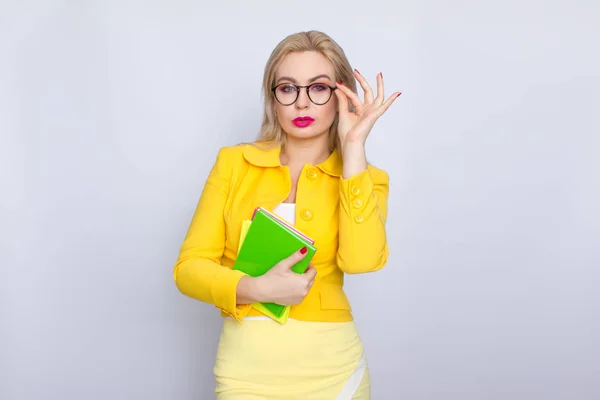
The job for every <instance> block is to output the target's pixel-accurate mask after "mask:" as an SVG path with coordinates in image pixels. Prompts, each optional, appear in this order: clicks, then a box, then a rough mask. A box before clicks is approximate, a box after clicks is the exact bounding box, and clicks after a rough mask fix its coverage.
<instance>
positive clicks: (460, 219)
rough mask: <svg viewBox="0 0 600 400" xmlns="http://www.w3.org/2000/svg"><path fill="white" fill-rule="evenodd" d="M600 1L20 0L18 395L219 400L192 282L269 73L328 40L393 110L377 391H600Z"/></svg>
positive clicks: (5, 324) (8, 346)
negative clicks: (188, 271)
mask: <svg viewBox="0 0 600 400" xmlns="http://www.w3.org/2000/svg"><path fill="white" fill-rule="evenodd" d="M599 11H600V6H599V5H598V3H597V2H595V1H571V2H566V1H563V2H558V1H516V0H511V1H502V2H495V3H494V2H482V1H453V2H446V1H440V0H438V1H416V0H413V1H399V2H394V3H389V4H385V3H384V2H377V1H368V2H351V1H345V2H337V1H336V2H331V3H329V2H323V1H319V2H312V1H307V2H301V3H297V2H282V1H255V2H218V3H217V2H212V3H206V4H204V3H203V2H198V1H173V0H171V1H165V0H163V1H145V2H142V1H137V2H134V1H118V2H117V1H101V0H97V1H78V2H77V1H62V2H61V1H54V2H50V1H18V2H17V1H12V2H11V1H2V2H0V51H1V56H0V132H1V135H2V136H1V138H2V142H1V146H0V170H1V172H0V174H1V178H2V186H1V187H2V196H1V198H0V202H1V203H0V204H1V208H0V210H1V211H0V212H1V214H0V218H1V221H0V222H1V232H0V234H1V236H0V251H1V258H0V263H1V266H2V269H1V274H2V275H1V279H0V285H1V286H0V288H1V297H0V300H1V303H0V306H1V307H0V311H1V313H2V319H1V324H2V325H1V329H0V339H1V341H0V344H1V347H0V352H1V353H0V380H1V381H0V398H2V399H3V400H4V399H5V400H17V399H18V400H26V399H27V400H29V399H65V400H67V399H103V400H104V399H157V400H158V399H209V398H212V397H213V394H212V391H213V377H212V365H213V358H214V355H215V351H216V343H217V339H218V334H219V329H220V317H219V316H218V313H217V311H216V310H215V309H214V308H213V307H212V306H209V305H205V304H201V303H199V302H196V301H193V300H191V299H188V298H186V297H184V296H182V295H181V294H179V293H178V292H177V290H176V287H175V285H174V283H173V277H172V268H173V264H174V262H175V259H176V256H177V252H178V250H179V246H180V244H181V241H182V240H183V236H184V234H185V231H186V229H187V225H188V223H189V221H190V218H191V216H192V212H193V209H194V207H195V205H196V202H197V200H198V197H199V195H200V191H201V189H202V186H203V184H204V180H205V178H206V176H207V174H208V170H209V168H210V167H211V165H212V163H213V162H214V159H215V156H216V152H217V150H218V149H219V147H220V146H223V145H230V144H235V143H237V142H240V141H247V140H252V139H253V138H255V135H256V132H257V130H258V127H259V123H260V118H261V96H260V85H261V77H262V70H263V67H264V64H265V62H266V60H267V57H268V56H269V54H270V52H271V50H272V48H273V47H274V46H275V45H276V44H277V42H278V41H279V40H281V39H282V38H283V37H284V36H286V35H287V34H289V33H293V32H296V31H299V30H306V29H319V30H323V31H325V32H327V33H329V34H331V35H332V36H333V37H334V38H335V39H336V40H337V41H338V42H339V43H340V44H341V45H342V46H343V47H344V49H345V50H346V52H347V55H348V57H349V58H350V60H351V62H352V66H353V67H356V68H358V69H359V70H360V71H361V72H362V73H363V74H364V75H366V76H368V77H369V78H370V80H371V82H372V83H373V84H374V78H375V75H376V74H377V73H378V72H379V71H383V74H384V77H385V82H386V88H387V94H388V95H389V94H391V93H392V92H393V91H395V90H400V91H402V92H403V93H404V94H403V95H402V97H400V98H399V99H398V100H397V101H396V103H395V104H394V105H393V107H392V108H391V109H390V110H389V112H388V113H386V114H385V115H384V116H383V117H382V118H381V120H380V121H379V122H378V123H377V124H376V126H375V128H374V130H373V132H372V135H371V137H370V139H369V142H368V156H369V159H370V161H371V162H373V163H374V164H376V165H377V166H379V167H381V168H384V169H386V170H387V171H388V172H389V173H390V176H391V193H390V212H389V225H388V227H389V241H390V245H391V250H392V251H391V256H390V261H389V264H388V266H387V267H386V268H385V269H384V270H383V271H381V272H378V273H374V274H368V275H359V276H351V277H349V278H348V280H347V290H348V293H349V296H350V298H351V301H352V304H353V307H354V309H355V316H356V319H357V323H358V325H359V329H360V332H361V335H362V337H363V339H364V342H365V346H366V350H367V352H368V358H369V362H370V366H371V370H372V381H373V398H374V399H376V400H383V399H411V400H425V399H427V400H429V399H431V400H433V399H435V400H437V399H457V400H458V399H460V400H471V399H473V400H475V399H477V400H479V399H492V400H495V399H527V400H532V399H544V400H554V399H568V400H573V399H577V400H588V399H589V400H592V399H598V398H600V379H598V378H599V377H600V359H599V357H600V343H599V342H600V291H599V290H598V287H599V283H600V272H599V269H598V268H599V266H600V249H599V247H600V246H599V243H600V211H599V204H600V179H599V178H598V174H599V172H600V157H599V150H600V139H599V134H600V129H599V117H598V114H599V112H598V111H599V110H600V100H599V95H598V92H599V90H600V76H599V75H600V73H599V71H600V55H599V54H598V47H597V46H598V38H599V37H600V35H599V34H600V32H599V28H598V25H597V22H598V20H599V19H600V15H599V14H600V12H599Z"/></svg>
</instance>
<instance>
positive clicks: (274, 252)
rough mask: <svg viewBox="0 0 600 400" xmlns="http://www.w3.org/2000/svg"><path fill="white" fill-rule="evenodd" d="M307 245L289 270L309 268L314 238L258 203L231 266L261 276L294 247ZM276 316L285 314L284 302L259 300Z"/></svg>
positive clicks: (285, 256)
mask: <svg viewBox="0 0 600 400" xmlns="http://www.w3.org/2000/svg"><path fill="white" fill-rule="evenodd" d="M302 247H306V248H307V249H308V252H307V254H306V256H305V257H304V258H303V259H302V261H300V262H299V263H298V264H296V265H295V266H294V267H292V271H294V272H296V273H298V274H302V273H304V272H305V271H306V269H307V268H308V264H309V263H310V261H311V259H312V257H313V256H314V254H315V252H316V251H317V248H316V247H315V246H314V240H312V239H311V238H309V237H308V236H306V235H304V234H303V233H302V232H300V231H299V230H297V229H296V228H294V227H293V226H291V225H290V224H288V223H287V222H285V221H284V220H283V219H281V218H279V217H278V216H276V215H275V214H273V213H271V212H269V211H268V210H266V209H264V208H262V207H258V208H257V209H256V210H255V211H254V215H253V217H252V223H251V224H250V226H249V228H248V231H247V232H246V234H245V237H244V238H243V243H242V245H241V247H240V249H239V253H238V256H237V259H236V260H235V263H234V265H233V269H235V270H239V271H242V272H244V273H246V274H248V275H250V276H254V277H256V276H261V275H263V274H265V273H266V272H267V271H269V269H271V267H273V266H274V265H275V264H277V263H278V262H279V261H281V260H283V259H284V258H287V257H289V256H290V255H291V254H292V253H294V252H295V251H298V250H300V249H301V248H302ZM261 304H262V306H263V307H264V308H265V309H267V310H268V311H269V312H271V313H272V314H273V315H275V316H276V317H278V318H280V317H282V316H284V314H285V312H286V306H284V305H281V304H276V303H261Z"/></svg>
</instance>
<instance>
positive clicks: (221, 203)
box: [174, 148, 254, 320]
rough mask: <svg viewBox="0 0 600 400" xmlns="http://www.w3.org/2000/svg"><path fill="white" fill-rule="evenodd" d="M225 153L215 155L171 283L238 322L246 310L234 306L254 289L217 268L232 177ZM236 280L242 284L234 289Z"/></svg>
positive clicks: (237, 275) (247, 299)
mask: <svg viewBox="0 0 600 400" xmlns="http://www.w3.org/2000/svg"><path fill="white" fill-rule="evenodd" d="M227 151H228V149H226V148H223V149H221V150H220V151H219V154H218V156H217V160H216V162H215V164H214V166H213V168H212V170H211V171H210V174H209V176H208V178H207V180H206V184H205V186H204V190H203V191H202V195H201V196H200V200H199V202H198V205H197V207H196V210H195V213H194V216H193V218H192V221H191V223H190V226H189V228H188V231H187V234H186V236H185V239H184V241H183V244H182V246H181V249H180V253H179V257H178V259H177V263H176V264H175V268H174V279H175V284H176V285H177V288H178V289H179V291H180V292H181V293H183V294H184V295H186V296H189V297H191V298H194V299H196V300H200V301H202V302H206V303H209V304H214V305H215V306H216V307H218V308H219V309H221V310H223V311H225V312H226V313H228V314H230V315H232V316H233V317H235V318H236V319H238V320H239V319H240V318H241V317H242V316H243V314H244V313H247V311H248V310H249V306H240V307H237V305H238V302H242V304H243V303H245V302H248V303H250V302H251V300H252V298H253V297H254V295H253V289H254V286H253V285H251V284H250V285H248V283H249V282H248V281H252V280H251V279H249V278H250V277H248V276H246V275H245V274H244V273H242V272H240V271H234V270H232V269H230V268H228V267H225V266H223V265H221V264H220V263H221V259H222V257H223V251H224V248H225V221H224V218H223V211H224V209H225V203H226V202H227V197H228V195H229V186H230V180H231V174H232V172H231V168H230V166H229V165H228V156H227ZM240 280H244V281H246V282H245V283H244V284H243V285H241V287H238V283H239V282H240Z"/></svg>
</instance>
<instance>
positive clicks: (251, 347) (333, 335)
mask: <svg viewBox="0 0 600 400" xmlns="http://www.w3.org/2000/svg"><path fill="white" fill-rule="evenodd" d="M214 373H215V377H216V388H215V393H216V395H217V399H218V400H240V399H244V400H259V399H260V400H268V399H273V400H276V399H282V400H294V399H302V400H312V399H315V400H317V399H324V400H325V399H327V400H333V399H335V400H368V399H370V379H369V370H368V366H367V362H366V358H365V356H364V354H363V344H362V341H361V340H360V337H359V335H358V332H357V330H356V326H355V324H354V321H350V322H304V321H297V320H294V319H289V320H288V321H287V322H286V323H285V324H283V325H281V324H279V323H277V322H275V321H273V320H271V319H269V318H266V317H264V318H263V317H246V318H245V319H244V320H243V322H242V323H241V324H240V323H238V322H237V321H235V320H234V319H232V318H225V319H224V322H223V328H222V331H221V338H220V340H219V347H218V350H217V357H216V362H215V367H214Z"/></svg>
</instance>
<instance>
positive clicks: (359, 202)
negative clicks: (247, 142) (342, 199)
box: [352, 199, 363, 208]
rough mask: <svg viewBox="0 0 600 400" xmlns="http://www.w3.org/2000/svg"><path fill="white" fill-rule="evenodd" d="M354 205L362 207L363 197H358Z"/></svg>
mask: <svg viewBox="0 0 600 400" xmlns="http://www.w3.org/2000/svg"><path fill="white" fill-rule="evenodd" d="M352 205H353V206H354V208H361V207H362V205H363V201H362V200H361V199H356V200H354V203H352Z"/></svg>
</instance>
